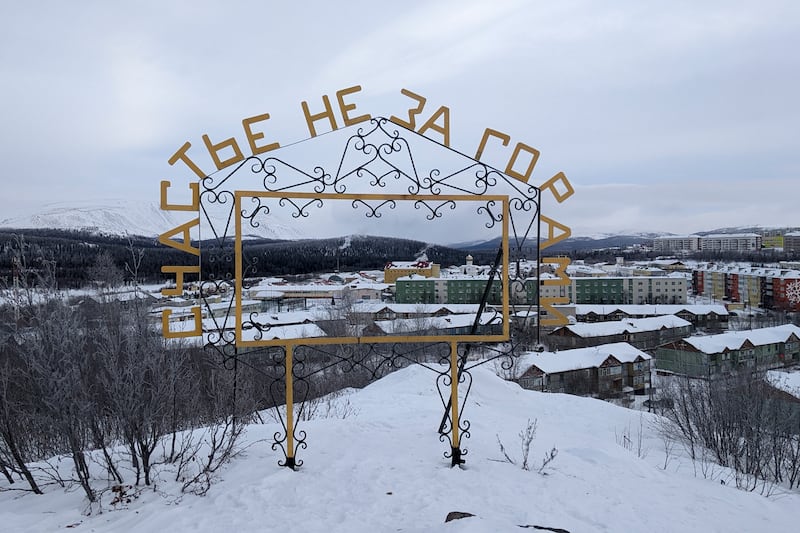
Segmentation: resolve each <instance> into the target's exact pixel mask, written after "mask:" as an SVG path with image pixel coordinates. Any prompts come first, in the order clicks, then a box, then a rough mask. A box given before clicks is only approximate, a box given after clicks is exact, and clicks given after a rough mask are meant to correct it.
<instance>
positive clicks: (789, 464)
mask: <svg viewBox="0 0 800 533" xmlns="http://www.w3.org/2000/svg"><path fill="white" fill-rule="evenodd" d="M665 394H666V395H667V397H668V398H669V400H670V401H671V402H672V407H671V408H670V409H669V410H668V411H667V413H666V414H667V416H668V421H667V422H665V423H663V424H662V425H661V427H660V430H661V432H662V435H663V437H664V438H668V439H671V440H673V441H675V442H680V443H682V444H683V446H684V448H685V449H686V450H687V452H688V453H689V455H690V457H691V459H692V461H693V462H694V463H695V464H696V466H695V469H696V471H697V468H698V466H697V465H699V468H700V473H701V474H702V475H703V476H704V477H707V478H708V477H711V478H713V477H714V476H715V475H718V472H716V470H715V469H714V468H713V467H712V466H710V465H709V463H712V464H716V465H719V466H722V467H727V468H729V469H730V470H731V472H732V475H731V477H730V479H729V480H728V481H729V482H732V483H733V484H735V486H736V487H737V488H740V489H742V490H747V491H758V492H760V493H762V494H771V493H772V492H773V490H774V488H775V485H776V484H778V485H780V484H783V485H785V486H787V487H789V488H790V489H792V488H795V487H798V481H800V479H799V477H800V411H798V409H797V408H796V402H794V401H791V399H789V398H787V397H786V395H784V394H783V393H781V392H780V391H777V390H775V389H773V388H772V387H771V386H770V385H769V384H768V383H767V382H766V381H765V380H764V376H763V374H761V373H760V372H750V371H744V372H740V373H734V374H730V375H724V376H718V377H715V378H714V379H711V380H699V379H690V378H681V379H679V380H677V381H676V382H674V383H672V385H671V386H670V387H668V388H667V390H666V391H665Z"/></svg>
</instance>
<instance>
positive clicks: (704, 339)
mask: <svg viewBox="0 0 800 533" xmlns="http://www.w3.org/2000/svg"><path fill="white" fill-rule="evenodd" d="M797 361H800V327H798V326H795V325H793V324H785V325H783V326H774V327H771V328H760V329H751V330H745V331H730V332H727V333H721V334H719V335H706V336H694V337H689V338H686V339H681V340H677V341H673V342H670V343H667V344H665V345H664V346H660V347H659V348H658V349H657V350H656V367H657V368H658V370H660V371H666V372H673V373H676V374H685V375H689V376H693V377H700V378H712V377H714V376H715V375H719V374H722V373H725V372H731V371H736V370H740V369H748V368H750V369H761V370H763V369H769V368H780V367H782V366H784V365H787V364H792V363H795V362H797Z"/></svg>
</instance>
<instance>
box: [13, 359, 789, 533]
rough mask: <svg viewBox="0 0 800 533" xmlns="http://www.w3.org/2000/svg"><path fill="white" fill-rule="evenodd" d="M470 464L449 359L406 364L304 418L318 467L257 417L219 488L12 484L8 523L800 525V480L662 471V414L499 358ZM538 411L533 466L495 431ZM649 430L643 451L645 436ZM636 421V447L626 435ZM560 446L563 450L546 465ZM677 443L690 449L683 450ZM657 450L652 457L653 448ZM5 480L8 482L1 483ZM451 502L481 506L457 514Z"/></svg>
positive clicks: (151, 526) (102, 528) (474, 419)
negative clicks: (452, 409)
mask: <svg viewBox="0 0 800 533" xmlns="http://www.w3.org/2000/svg"><path fill="white" fill-rule="evenodd" d="M473 377H474V383H473V387H472V391H471V393H470V396H469V404H468V406H467V408H466V411H465V417H466V418H467V419H468V420H470V421H471V423H472V426H471V429H470V431H471V433H472V437H471V438H469V439H466V441H465V443H464V445H465V447H466V448H467V449H468V450H469V453H468V454H467V455H466V456H465V459H466V461H467V463H466V465H465V466H464V468H463V469H458V468H456V469H451V468H450V467H449V461H448V460H446V459H444V458H443V457H442V452H443V451H445V445H444V444H442V443H440V442H439V440H438V438H437V434H436V428H437V427H438V423H439V420H440V416H441V412H442V411H441V406H440V404H439V400H438V395H437V393H436V390H435V385H434V378H435V374H433V373H432V372H430V371H429V370H425V369H423V368H421V367H412V368H408V369H405V370H401V371H399V372H396V373H394V374H392V375H390V376H388V377H386V378H384V379H382V380H380V381H378V382H376V383H374V384H372V385H371V386H369V387H367V388H365V389H363V390H360V391H356V392H353V393H352V394H351V395H349V396H348V397H346V398H339V400H337V401H347V402H349V403H348V404H347V408H346V409H339V410H338V411H337V410H336V409H334V411H335V412H338V413H340V414H341V413H350V414H349V416H346V418H344V419H341V418H329V419H319V420H313V421H310V422H306V423H305V424H304V426H303V427H302V428H301V429H305V430H306V431H307V432H308V439H307V442H308V449H307V450H301V451H300V454H299V455H298V458H299V459H302V460H303V461H304V463H305V464H304V466H303V467H302V468H301V469H300V470H299V471H296V472H293V471H290V470H287V469H282V468H280V467H278V466H277V464H276V463H277V461H278V460H279V459H282V456H280V455H279V454H278V452H274V451H272V450H271V449H270V443H271V437H272V434H273V433H274V432H275V431H277V430H278V429H279V428H278V426H277V425H276V424H270V423H267V424H263V425H253V426H251V427H250V428H249V429H248V433H247V436H246V440H247V442H248V443H249V444H250V446H249V448H248V449H247V450H246V452H245V453H244V454H243V455H242V456H240V457H239V458H237V459H236V460H235V461H234V463H233V464H232V465H230V466H229V467H227V468H226V469H225V470H224V471H223V472H222V473H221V475H220V479H219V480H218V481H217V482H216V484H214V485H213V486H212V487H211V490H210V491H209V493H208V494H207V495H206V496H205V497H198V496H193V495H185V496H181V495H180V494H179V492H178V488H177V487H176V485H175V484H174V483H173V482H172V480H171V479H169V478H168V477H167V476H164V477H163V478H162V479H160V480H159V481H158V483H157V487H156V490H152V489H146V490H144V491H143V492H142V493H141V494H140V495H139V496H138V498H136V499H133V500H132V501H131V503H129V504H125V507H126V508H125V509H121V510H114V509H113V507H112V506H111V505H110V503H109V500H110V498H111V496H110V495H108V494H107V495H106V496H105V497H104V506H105V512H103V513H102V514H95V515H93V516H83V515H82V514H81V510H82V509H83V507H84V504H83V501H82V495H81V492H80V491H79V490H72V491H65V490H64V489H61V488H59V487H52V486H51V487H49V488H48V489H47V493H46V494H45V495H43V496H35V495H32V494H22V493H13V492H0V524H2V530H3V531H14V532H37V533H39V532H46V531H64V528H67V527H70V528H74V530H75V531H92V532H97V533H101V532H112V531H113V532H128V531H169V532H184V531H186V532H214V533H216V532H220V531H232V532H233V531H236V532H248V531H280V532H293V531H297V532H301V531H302V532H326V533H329V532H347V533H359V532H376V531H377V532H383V531H403V532H439V531H441V532H454V531H459V532H476V533H477V532H480V533H485V532H496V531H501V532H519V531H533V529H532V528H531V529H520V528H519V527H518V526H520V525H531V526H532V525H539V526H546V527H551V528H562V529H564V530H567V531H569V532H572V533H578V532H580V533H585V532H603V531H608V532H620V531H632V532H639V531H647V532H672V531H674V532H680V533H686V532H703V533H708V532H715V531H718V532H725V533H730V532H760V531H769V532H770V533H779V532H790V531H791V532H794V531H797V516H798V509H800V495H798V494H797V493H795V494H783V495H781V496H780V497H771V498H766V497H764V496H761V495H759V494H754V493H748V492H742V491H739V490H737V489H735V488H734V487H733V486H731V485H721V484H720V481H719V479H714V480H713V481H712V480H707V479H703V477H702V476H700V475H699V473H698V476H697V477H696V476H695V475H694V472H693V469H692V466H691V464H690V463H689V462H688V461H686V460H681V459H679V458H675V457H673V458H672V459H671V460H670V461H668V465H667V469H666V470H663V469H662V468H661V467H663V466H664V462H665V461H664V453H663V446H662V444H661V441H660V439H659V438H658V436H657V435H656V433H655V432H654V430H652V429H650V421H651V420H652V419H653V416H654V415H648V414H647V413H644V414H640V413H639V412H637V411H632V410H627V409H623V408H618V407H615V406H613V405H610V404H608V403H605V402H602V401H598V400H592V399H586V398H579V397H573V396H566V395H559V394H544V393H535V392H530V391H525V390H523V389H521V388H519V387H518V386H517V385H515V384H513V383H508V382H504V381H502V380H500V379H499V378H497V377H496V376H495V375H494V374H492V373H491V372H490V370H489V369H486V368H479V369H475V370H474V372H473ZM534 418H536V419H538V433H537V435H536V438H535V440H534V441H533V445H532V450H531V453H530V461H531V463H532V464H533V467H534V468H533V471H524V470H522V469H520V468H519V467H518V466H515V465H513V464H509V463H507V462H504V461H503V458H502V455H501V453H500V451H499V448H498V444H497V436H496V435H499V438H500V439H501V440H502V441H503V443H504V444H505V446H506V449H507V451H508V453H509V455H511V456H512V457H516V458H519V457H520V451H519V444H520V439H519V437H518V433H519V432H520V430H521V429H523V428H524V427H525V426H526V422H527V420H528V419H534ZM640 428H641V432H642V433H643V439H642V448H641V451H642V453H637V448H638V446H637V440H638V439H637V435H638V433H639V432H640ZM623 435H627V436H629V437H630V438H631V441H632V443H633V445H632V446H628V447H624V446H622V445H620V444H618V442H625V441H624V440H623V439H622V436H623ZM553 446H555V447H556V448H558V456H557V457H556V459H555V460H554V461H553V462H552V463H551V464H550V465H549V466H548V467H547V468H546V469H545V474H546V475H543V474H540V473H537V472H536V471H535V469H536V468H537V467H538V466H539V464H540V462H541V458H542V456H543V455H544V454H545V452H547V451H549V450H550V449H551V448H552V447H553ZM676 453H678V452H676ZM640 456H644V457H640ZM0 487H2V488H7V485H0ZM450 511H464V512H469V513H472V514H474V515H475V516H474V517H471V518H465V519H462V520H458V521H455V522H451V523H448V524H445V523H444V519H445V516H446V515H447V514H448V513H449V512H450Z"/></svg>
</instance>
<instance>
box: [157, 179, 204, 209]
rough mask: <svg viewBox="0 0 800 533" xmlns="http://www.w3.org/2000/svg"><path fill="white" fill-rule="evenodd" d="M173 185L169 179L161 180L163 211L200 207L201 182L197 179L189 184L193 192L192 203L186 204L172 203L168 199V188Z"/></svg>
mask: <svg viewBox="0 0 800 533" xmlns="http://www.w3.org/2000/svg"><path fill="white" fill-rule="evenodd" d="M171 185H172V183H171V182H169V181H167V180H162V181H161V209H162V211H198V210H199V209H200V184H199V183H197V182H196V181H194V182H192V183H190V184H189V190H190V191H191V192H192V203H191V204H189V205H186V204H171V203H169V202H168V201H167V189H169V188H170V186H171Z"/></svg>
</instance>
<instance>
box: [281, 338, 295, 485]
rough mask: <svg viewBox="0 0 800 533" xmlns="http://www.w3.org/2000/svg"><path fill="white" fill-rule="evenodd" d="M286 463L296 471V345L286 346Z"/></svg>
mask: <svg viewBox="0 0 800 533" xmlns="http://www.w3.org/2000/svg"><path fill="white" fill-rule="evenodd" d="M285 349H286V463H284V466H286V467H289V468H291V469H292V470H294V468H295V466H296V465H297V463H296V462H295V457H294V377H293V376H292V359H293V357H294V345H292V344H287V345H286V348H285Z"/></svg>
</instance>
